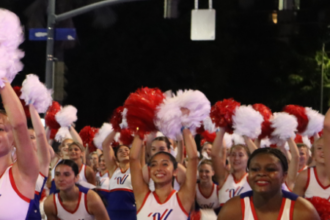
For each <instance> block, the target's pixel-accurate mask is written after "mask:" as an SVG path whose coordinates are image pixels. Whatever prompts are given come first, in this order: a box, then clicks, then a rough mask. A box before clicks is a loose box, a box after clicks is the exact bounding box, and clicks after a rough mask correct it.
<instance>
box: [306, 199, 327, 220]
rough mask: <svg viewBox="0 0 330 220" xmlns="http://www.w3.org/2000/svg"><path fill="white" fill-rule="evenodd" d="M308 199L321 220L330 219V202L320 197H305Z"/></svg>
mask: <svg viewBox="0 0 330 220" xmlns="http://www.w3.org/2000/svg"><path fill="white" fill-rule="evenodd" d="M307 200H308V201H310V202H311V203H312V204H313V205H314V207H315V209H316V211H317V213H319V216H320V218H321V219H322V220H328V219H330V202H329V201H328V200H327V199H324V198H320V197H312V198H307Z"/></svg>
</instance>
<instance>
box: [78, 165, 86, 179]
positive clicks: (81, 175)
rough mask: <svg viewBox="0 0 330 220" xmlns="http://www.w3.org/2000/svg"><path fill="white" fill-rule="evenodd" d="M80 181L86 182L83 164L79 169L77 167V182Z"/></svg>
mask: <svg viewBox="0 0 330 220" xmlns="http://www.w3.org/2000/svg"><path fill="white" fill-rule="evenodd" d="M80 181H84V182H87V179H86V165H85V164H82V165H81V167H80V169H79V182H80Z"/></svg>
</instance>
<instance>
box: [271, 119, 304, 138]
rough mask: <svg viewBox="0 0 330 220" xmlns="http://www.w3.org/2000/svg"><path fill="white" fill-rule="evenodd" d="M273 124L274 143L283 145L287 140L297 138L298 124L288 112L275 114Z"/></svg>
mask: <svg viewBox="0 0 330 220" xmlns="http://www.w3.org/2000/svg"><path fill="white" fill-rule="evenodd" d="M271 122H272V125H271V126H272V128H274V131H273V133H272V137H271V142H272V143H275V144H283V143H284V142H286V141H287V139H289V138H295V137H296V133H295V132H296V131H297V126H298V122H297V118H296V117H295V116H293V115H290V114H288V113H286V112H279V113H274V117H273V119H272V120H271Z"/></svg>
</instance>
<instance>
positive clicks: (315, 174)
mask: <svg viewBox="0 0 330 220" xmlns="http://www.w3.org/2000/svg"><path fill="white" fill-rule="evenodd" d="M313 171H314V176H315V178H316V181H317V183H318V184H319V185H320V186H321V187H322V188H323V189H328V188H329V187H330V185H328V186H323V184H322V183H321V181H320V180H319V177H318V176H317V172H316V167H314V168H313Z"/></svg>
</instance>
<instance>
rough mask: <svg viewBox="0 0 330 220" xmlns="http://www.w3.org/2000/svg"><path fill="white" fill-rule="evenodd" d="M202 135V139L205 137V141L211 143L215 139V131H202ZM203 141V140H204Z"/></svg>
mask: <svg viewBox="0 0 330 220" xmlns="http://www.w3.org/2000/svg"><path fill="white" fill-rule="evenodd" d="M202 136H203V137H204V139H205V141H206V142H209V143H211V144H212V143H213V142H214V139H215V137H216V134H215V132H213V133H210V132H208V131H204V132H203V133H202ZM204 143H205V142H204ZM201 146H203V145H201Z"/></svg>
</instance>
